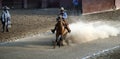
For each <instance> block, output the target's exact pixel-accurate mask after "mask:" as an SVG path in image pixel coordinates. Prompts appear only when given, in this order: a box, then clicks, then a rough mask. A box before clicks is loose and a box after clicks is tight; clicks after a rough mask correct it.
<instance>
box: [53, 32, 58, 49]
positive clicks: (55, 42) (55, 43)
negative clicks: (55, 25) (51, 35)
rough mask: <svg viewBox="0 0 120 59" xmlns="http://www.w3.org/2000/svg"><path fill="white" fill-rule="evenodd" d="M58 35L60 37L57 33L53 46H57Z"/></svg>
mask: <svg viewBox="0 0 120 59" xmlns="http://www.w3.org/2000/svg"><path fill="white" fill-rule="evenodd" d="M58 37H59V35H57V34H56V40H55V41H54V47H53V48H56V45H57V43H58Z"/></svg>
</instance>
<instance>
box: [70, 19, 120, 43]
mask: <svg viewBox="0 0 120 59" xmlns="http://www.w3.org/2000/svg"><path fill="white" fill-rule="evenodd" d="M69 26H70V29H71V33H70V34H69V35H68V39H71V40H72V42H75V43H84V42H89V41H93V40H96V39H104V38H109V37H110V36H117V35H118V34H119V30H118V28H116V27H115V26H111V25H109V24H106V23H105V22H102V21H95V22H86V23H85V22H81V21H80V22H76V23H72V24H70V25H69Z"/></svg>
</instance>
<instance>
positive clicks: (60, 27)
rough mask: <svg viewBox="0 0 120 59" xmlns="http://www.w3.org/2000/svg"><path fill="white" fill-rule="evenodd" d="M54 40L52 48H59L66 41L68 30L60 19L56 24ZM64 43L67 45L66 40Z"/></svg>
mask: <svg viewBox="0 0 120 59" xmlns="http://www.w3.org/2000/svg"><path fill="white" fill-rule="evenodd" d="M56 26H57V28H56V40H55V42H54V48H55V47H56V45H58V46H59V47H61V46H62V45H63V40H65V39H66V36H67V33H68V30H67V29H66V28H65V22H64V21H63V19H62V17H61V18H60V19H59V20H58V22H57V24H56ZM65 42H66V43H67V44H68V40H65Z"/></svg>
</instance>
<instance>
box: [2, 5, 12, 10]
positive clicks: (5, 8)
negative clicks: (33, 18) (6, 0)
mask: <svg viewBox="0 0 120 59" xmlns="http://www.w3.org/2000/svg"><path fill="white" fill-rule="evenodd" d="M2 9H4V10H9V9H10V8H9V7H7V6H4V7H3V8H2Z"/></svg>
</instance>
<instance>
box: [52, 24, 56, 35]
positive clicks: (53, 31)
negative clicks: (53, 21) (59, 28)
mask: <svg viewBox="0 0 120 59" xmlns="http://www.w3.org/2000/svg"><path fill="white" fill-rule="evenodd" d="M55 30H56V25H55V28H54V29H51V32H52V33H53V34H54V33H55Z"/></svg>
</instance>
